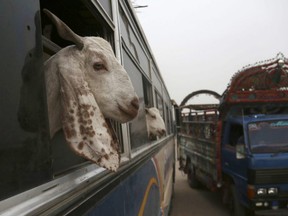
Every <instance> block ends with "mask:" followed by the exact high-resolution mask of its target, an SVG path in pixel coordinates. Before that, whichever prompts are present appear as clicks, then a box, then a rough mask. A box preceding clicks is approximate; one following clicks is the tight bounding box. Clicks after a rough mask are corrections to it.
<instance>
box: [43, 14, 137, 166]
mask: <svg viewBox="0 0 288 216" xmlns="http://www.w3.org/2000/svg"><path fill="white" fill-rule="evenodd" d="M44 12H45V13H46V14H47V15H48V16H49V18H50V19H51V20H52V21H53V23H54V24H55V25H56V28H57V31H58V33H59V35H60V36H61V37H62V38H63V39H66V40H69V41H72V42H74V43H75V45H72V46H68V47H66V48H64V49H62V50H60V51H59V52H58V53H56V54H55V55H54V56H52V57H51V58H50V59H48V60H47V62H46V63H45V68H44V70H45V81H46V92H47V100H48V113H49V125H50V136H51V137H53V136H54V134H55V133H56V132H57V131H58V130H59V129H61V128H63V130H64V134H65V137H66V141H67V143H68V144H69V145H70V146H71V147H72V149H73V150H74V151H75V152H76V153H78V154H79V155H81V156H82V157H84V158H86V159H89V160H91V161H93V162H95V163H96V164H98V165H100V166H102V167H105V168H107V169H109V170H112V171H116V170H117V168H118V167H119V161H120V155H119V144H118V141H117V139H116V138H115V133H114V131H113V129H112V128H111V127H110V126H108V124H107V123H108V122H106V121H105V118H104V117H107V118H111V119H113V120H116V121H119V122H121V123H124V122H127V121H130V120H132V119H133V118H134V117H136V116H137V113H138V109H139V100H138V97H137V95H136V94H135V91H134V88H133V86H132V83H131V80H130V78H129V76H128V74H127V72H126V71H125V70H124V68H123V67H122V66H121V64H120V63H119V62H118V61H117V59H116V58H115V55H114V53H113V50H112V48H111V45H110V44H109V43H108V42H107V41H106V40H104V39H102V38H100V37H81V36H79V35H77V34H75V33H74V32H73V31H72V30H71V29H70V28H69V27H68V26H67V25H66V24H65V23H63V22H62V21H61V20H60V19H59V18H58V17H56V16H55V15H54V14H52V13H51V12H50V11H48V10H46V9H45V10H44ZM61 119H62V122H61Z"/></svg>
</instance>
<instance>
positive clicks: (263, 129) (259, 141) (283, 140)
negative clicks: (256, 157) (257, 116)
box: [248, 120, 288, 153]
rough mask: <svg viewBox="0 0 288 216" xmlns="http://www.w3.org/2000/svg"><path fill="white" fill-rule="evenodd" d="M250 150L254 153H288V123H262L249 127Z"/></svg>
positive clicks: (252, 124)
mask: <svg viewBox="0 0 288 216" xmlns="http://www.w3.org/2000/svg"><path fill="white" fill-rule="evenodd" d="M248 133H249V135H248V136H249V144H250V149H251V151H252V152H254V153H278V152H288V141H287V140H288V121H287V120H280V121H279V120H277V121H261V122H255V123H250V124H249V125H248Z"/></svg>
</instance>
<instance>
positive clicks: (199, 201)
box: [170, 167, 229, 216]
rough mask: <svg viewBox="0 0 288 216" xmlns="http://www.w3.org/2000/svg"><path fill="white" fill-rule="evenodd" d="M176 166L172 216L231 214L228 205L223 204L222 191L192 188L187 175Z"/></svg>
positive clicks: (223, 215)
mask: <svg viewBox="0 0 288 216" xmlns="http://www.w3.org/2000/svg"><path fill="white" fill-rule="evenodd" d="M176 168H177V171H176V182H175V185H174V186H175V188H174V198H173V201H172V209H171V214H170V216H229V212H228V209H227V207H226V206H224V205H223V204H222V201H221V195H220V193H216V192H210V191H209V190H207V189H205V188H202V189H197V190H195V189H192V188H190V186H189V185H188V182H187V176H186V175H185V174H184V173H182V172H180V171H179V170H178V167H176Z"/></svg>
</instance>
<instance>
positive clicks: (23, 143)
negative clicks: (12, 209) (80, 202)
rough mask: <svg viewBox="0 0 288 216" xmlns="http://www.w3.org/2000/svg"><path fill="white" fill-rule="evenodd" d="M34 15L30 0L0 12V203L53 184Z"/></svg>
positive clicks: (37, 19) (35, 8)
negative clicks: (50, 183)
mask: <svg viewBox="0 0 288 216" xmlns="http://www.w3.org/2000/svg"><path fill="white" fill-rule="evenodd" d="M11 5H13V7H11ZM27 5H29V7H27ZM37 11H39V5H38V2H37V1H32V0H31V1H29V0H28V1H25V2H24V1H23V2H22V1H13V0H11V1H9V4H8V3H6V4H5V3H3V4H1V7H0V13H1V14H4V15H5V19H3V20H2V21H1V23H0V35H1V40H0V44H1V59H0V67H1V71H2V73H1V74H0V103H1V108H0V119H1V121H0V128H1V129H0V135H1V142H0V173H1V174H0V175H1V177H0V191H1V192H0V200H2V199H5V198H8V197H9V196H12V195H15V194H17V193H20V192H23V191H24V190H27V189H30V188H32V187H35V186H37V185H39V184H41V183H44V182H46V181H48V180H50V179H52V174H51V164H52V159H51V151H50V145H49V137H48V133H47V127H48V125H47V121H46V110H45V93H44V88H43V83H44V80H43V76H42V75H43V74H42V43H41V27H40V20H41V19H40V14H39V13H38V12H37Z"/></svg>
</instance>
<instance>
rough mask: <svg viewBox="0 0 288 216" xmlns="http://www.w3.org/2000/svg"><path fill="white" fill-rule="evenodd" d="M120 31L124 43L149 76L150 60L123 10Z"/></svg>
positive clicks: (121, 11)
mask: <svg viewBox="0 0 288 216" xmlns="http://www.w3.org/2000/svg"><path fill="white" fill-rule="evenodd" d="M120 30H121V35H122V37H123V40H124V43H125V45H126V46H127V48H128V49H129V51H130V53H131V54H132V55H133V57H134V58H135V59H136V61H137V62H138V64H139V65H140V67H141V68H142V70H143V71H144V72H145V73H146V74H147V75H148V76H149V71H150V70H149V59H148V57H147V55H146V54H145V52H144V49H143V47H142V46H141V44H140V42H139V41H138V39H137V37H136V35H135V33H134V31H133V29H132V27H131V24H130V23H129V21H128V19H127V17H126V15H125V14H124V12H123V10H120Z"/></svg>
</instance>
